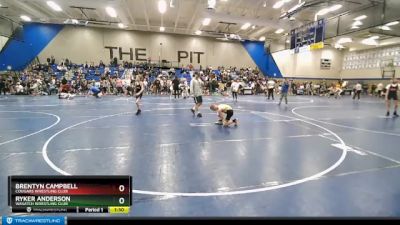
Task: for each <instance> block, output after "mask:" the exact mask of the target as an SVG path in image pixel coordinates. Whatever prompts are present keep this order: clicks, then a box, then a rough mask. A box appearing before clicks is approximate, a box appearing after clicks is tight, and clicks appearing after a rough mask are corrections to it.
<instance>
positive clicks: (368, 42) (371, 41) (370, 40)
mask: <svg viewBox="0 0 400 225" xmlns="http://www.w3.org/2000/svg"><path fill="white" fill-rule="evenodd" d="M378 39H379V36H372V37H369V38H367V39H364V40H362V41H361V43H362V44H364V45H379V44H378V42H377V41H376V40H378Z"/></svg>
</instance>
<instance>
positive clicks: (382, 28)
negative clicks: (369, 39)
mask: <svg viewBox="0 0 400 225" xmlns="http://www.w3.org/2000/svg"><path fill="white" fill-rule="evenodd" d="M379 29H381V30H392V28H390V27H388V26H381V27H379Z"/></svg>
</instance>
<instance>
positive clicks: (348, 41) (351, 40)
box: [337, 38, 353, 44]
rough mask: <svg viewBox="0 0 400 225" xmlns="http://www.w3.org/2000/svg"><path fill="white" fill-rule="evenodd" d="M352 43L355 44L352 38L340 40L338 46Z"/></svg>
mask: <svg viewBox="0 0 400 225" xmlns="http://www.w3.org/2000/svg"><path fill="white" fill-rule="evenodd" d="M351 42H353V39H351V38H340V39H339V41H338V42H337V43H338V44H346V43H351Z"/></svg>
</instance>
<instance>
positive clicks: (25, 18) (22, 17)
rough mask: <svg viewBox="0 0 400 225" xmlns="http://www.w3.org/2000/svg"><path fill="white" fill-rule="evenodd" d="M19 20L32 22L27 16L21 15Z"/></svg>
mask: <svg viewBox="0 0 400 225" xmlns="http://www.w3.org/2000/svg"><path fill="white" fill-rule="evenodd" d="M20 18H21V19H22V20H23V21H26V22H30V21H32V19H31V18H30V17H29V16H25V15H22V16H21V17H20Z"/></svg>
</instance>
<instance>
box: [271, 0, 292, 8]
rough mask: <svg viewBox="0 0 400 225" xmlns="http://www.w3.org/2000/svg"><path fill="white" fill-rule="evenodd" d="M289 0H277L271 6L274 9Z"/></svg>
mask: <svg viewBox="0 0 400 225" xmlns="http://www.w3.org/2000/svg"><path fill="white" fill-rule="evenodd" d="M290 1H292V0H280V1H277V2H276V3H275V4H274V5H273V6H272V8H274V9H279V8H281V7H282V6H283V5H284V4H285V3H288V2H290Z"/></svg>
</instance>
